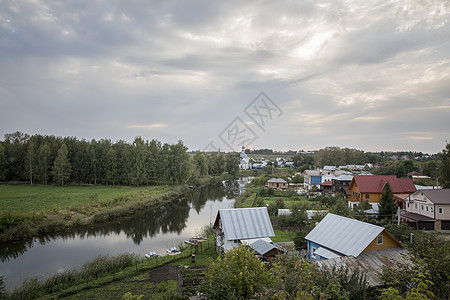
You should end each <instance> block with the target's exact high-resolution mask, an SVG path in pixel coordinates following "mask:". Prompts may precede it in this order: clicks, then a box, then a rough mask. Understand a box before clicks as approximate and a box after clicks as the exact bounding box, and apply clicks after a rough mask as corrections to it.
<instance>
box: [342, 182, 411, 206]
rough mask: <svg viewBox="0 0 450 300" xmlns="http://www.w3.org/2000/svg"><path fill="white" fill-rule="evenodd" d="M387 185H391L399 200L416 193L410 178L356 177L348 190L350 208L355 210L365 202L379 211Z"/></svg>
mask: <svg viewBox="0 0 450 300" xmlns="http://www.w3.org/2000/svg"><path fill="white" fill-rule="evenodd" d="M386 183H389V186H390V187H391V189H392V192H393V194H394V197H396V198H397V199H402V198H404V197H406V196H408V195H410V194H412V193H414V192H415V191H416V187H415V186H414V183H413V182H412V180H411V179H409V178H397V176H395V175H355V176H353V179H352V181H351V183H350V186H349V188H348V198H347V199H348V201H349V206H350V207H352V208H353V207H355V206H357V205H358V204H359V203H361V202H363V201H368V202H369V204H371V205H372V208H373V209H374V210H376V211H378V210H379V209H378V203H379V202H380V199H381V196H382V195H383V192H384V190H385V186H386Z"/></svg>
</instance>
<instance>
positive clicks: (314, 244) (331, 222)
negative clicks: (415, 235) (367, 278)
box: [305, 213, 401, 261]
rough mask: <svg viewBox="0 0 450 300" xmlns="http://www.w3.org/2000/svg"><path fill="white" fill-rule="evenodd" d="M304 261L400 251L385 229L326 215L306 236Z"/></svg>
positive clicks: (330, 214) (395, 241)
mask: <svg viewBox="0 0 450 300" xmlns="http://www.w3.org/2000/svg"><path fill="white" fill-rule="evenodd" d="M305 240H306V242H307V250H306V253H307V258H308V259H309V260H312V261H321V260H326V259H333V258H339V257H344V256H353V257H358V256H360V255H361V254H362V253H366V252H372V251H377V250H384V249H390V248H399V247H401V246H400V243H399V242H398V241H397V240H396V239H395V238H394V237H393V236H392V235H391V234H389V233H388V232H387V231H386V229H385V228H384V227H380V226H376V225H373V224H369V223H366V222H362V221H358V220H355V219H350V218H346V217H342V216H339V215H335V214H332V213H328V214H327V215H326V216H325V218H323V219H322V221H320V223H319V224H317V226H316V227H314V229H313V230H311V232H309V233H308V235H307V236H306V237H305Z"/></svg>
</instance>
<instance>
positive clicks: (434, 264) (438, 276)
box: [381, 232, 450, 299]
mask: <svg viewBox="0 0 450 300" xmlns="http://www.w3.org/2000/svg"><path fill="white" fill-rule="evenodd" d="M405 247H406V248H407V249H408V250H409V254H408V259H409V260H410V261H411V263H410V264H400V263H399V264H397V265H396V268H390V269H388V268H384V269H383V272H382V275H381V279H382V280H383V281H384V282H385V283H386V285H387V286H388V288H392V289H391V290H388V291H386V293H387V294H389V293H392V292H393V290H396V291H398V294H399V295H400V296H402V297H407V296H408V295H409V296H410V297H412V298H409V299H414V298H413V296H414V295H416V296H417V297H418V298H417V299H427V298H424V297H430V298H432V297H433V296H431V294H433V295H435V296H436V297H438V298H448V297H449V296H450V284H449V283H450V243H449V242H448V241H446V240H445V239H444V238H443V237H441V236H438V235H435V234H429V233H419V232H417V233H415V235H414V242H413V245H409V244H408V243H406V244H405ZM423 295H425V296H423Z"/></svg>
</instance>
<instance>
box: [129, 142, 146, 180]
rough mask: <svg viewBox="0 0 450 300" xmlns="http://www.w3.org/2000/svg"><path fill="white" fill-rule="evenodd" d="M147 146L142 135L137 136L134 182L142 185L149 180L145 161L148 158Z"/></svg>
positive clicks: (134, 155)
mask: <svg viewBox="0 0 450 300" xmlns="http://www.w3.org/2000/svg"><path fill="white" fill-rule="evenodd" d="M146 150H147V147H146V145H145V142H144V140H143V139H142V138H141V137H136V138H135V139H134V142H133V156H132V157H133V170H132V174H133V175H132V178H133V179H132V184H133V185H142V184H144V183H145V182H146V181H147V174H146V173H147V172H146V170H145V162H146V160H147V151H146Z"/></svg>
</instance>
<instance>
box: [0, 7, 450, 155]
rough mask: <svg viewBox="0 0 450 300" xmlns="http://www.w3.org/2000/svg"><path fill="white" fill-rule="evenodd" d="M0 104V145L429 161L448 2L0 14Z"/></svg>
mask: <svg viewBox="0 0 450 300" xmlns="http://www.w3.org/2000/svg"><path fill="white" fill-rule="evenodd" d="M261 92H263V93H264V94H261ZM0 104H1V108H0V135H1V136H3V135H4V134H5V133H10V132H14V131H17V130H19V131H23V132H27V133H29V134H43V135H56V136H76V137H78V138H85V139H92V138H95V139H101V138H108V139H112V140H113V141H116V140H119V139H124V140H127V141H132V140H133V139H134V137H135V136H142V137H143V138H144V139H153V138H155V139H158V140H160V141H162V142H168V143H173V142H177V141H178V140H179V139H181V140H183V141H184V143H185V144H186V145H187V146H188V147H189V148H190V149H191V150H197V149H199V150H203V149H206V148H208V147H209V148H212V147H216V148H221V149H223V150H227V151H229V150H230V149H238V148H239V147H240V146H239V145H241V144H242V143H244V144H246V146H248V147H253V148H272V149H278V150H287V149H293V150H299V149H304V150H312V149H320V148H323V147H326V146H339V147H351V148H357V149H362V150H365V151H380V150H412V151H422V152H427V153H436V152H440V151H441V150H442V149H443V148H444V146H445V141H446V140H449V141H450V1H448V0H437V1H434V0H427V1H423V0H417V1H409V0H406V1H403V0H400V1H399V0H393V1H384V0H383V1H368V0H362V1H352V0H348V1H339V0H333V1H321V0H312V1H302V0H299V1H284V2H282V1H230V0H228V1H211V0H209V1H184V0H180V1H172V0H168V1H167V0H165V1H111V0H104V1H93V0H86V1H80V0H74V1H25V0H20V1H8V0H5V1H0ZM235 133H238V134H237V135H236V134H235Z"/></svg>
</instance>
